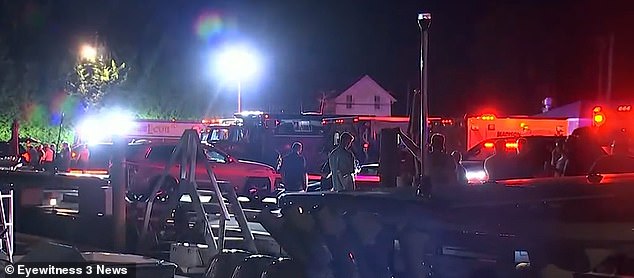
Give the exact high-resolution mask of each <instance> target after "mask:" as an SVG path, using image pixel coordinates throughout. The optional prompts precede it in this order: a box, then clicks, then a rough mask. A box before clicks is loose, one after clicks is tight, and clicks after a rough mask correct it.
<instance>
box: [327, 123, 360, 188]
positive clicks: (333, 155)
mask: <svg viewBox="0 0 634 278" xmlns="http://www.w3.org/2000/svg"><path fill="white" fill-rule="evenodd" d="M353 141H354V137H353V136H352V134H350V133H348V132H344V133H343V134H342V135H341V137H340V141H339V145H337V147H336V148H335V149H334V150H332V152H330V154H329V155H328V164H329V165H330V173H331V177H332V187H333V190H334V191H354V190H355V182H354V173H355V169H356V167H355V161H356V159H355V157H354V154H353V153H352V151H351V150H350V148H351V147H352V142H353Z"/></svg>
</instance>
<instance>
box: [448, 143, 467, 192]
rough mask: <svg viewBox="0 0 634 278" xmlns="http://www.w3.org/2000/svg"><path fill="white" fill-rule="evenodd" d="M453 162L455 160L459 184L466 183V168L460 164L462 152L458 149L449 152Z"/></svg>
mask: <svg viewBox="0 0 634 278" xmlns="http://www.w3.org/2000/svg"><path fill="white" fill-rule="evenodd" d="M451 157H453V160H454V162H456V179H457V181H458V183H460V184H467V183H469V181H468V180H467V169H465V167H464V165H462V154H461V153H460V152H459V151H453V152H452V153H451Z"/></svg>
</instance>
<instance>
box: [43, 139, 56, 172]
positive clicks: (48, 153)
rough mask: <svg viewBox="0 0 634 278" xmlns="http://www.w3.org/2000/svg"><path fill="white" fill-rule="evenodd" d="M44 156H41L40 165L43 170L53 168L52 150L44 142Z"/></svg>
mask: <svg viewBox="0 0 634 278" xmlns="http://www.w3.org/2000/svg"><path fill="white" fill-rule="evenodd" d="M43 151H44V157H43V158H42V166H43V168H44V170H46V171H51V170H53V157H54V156H55V155H54V152H53V150H52V149H51V147H50V146H49V145H48V144H44V148H43Z"/></svg>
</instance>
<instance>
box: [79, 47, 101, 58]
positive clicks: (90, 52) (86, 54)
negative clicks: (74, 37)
mask: <svg viewBox="0 0 634 278" xmlns="http://www.w3.org/2000/svg"><path fill="white" fill-rule="evenodd" d="M79 54H80V55H81V58H82V59H84V60H89V61H94V60H95V59H96V58H97V49H96V48H95V47H93V46H91V45H88V44H86V45H84V46H82V47H81V52H80V53H79Z"/></svg>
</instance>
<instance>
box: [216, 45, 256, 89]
mask: <svg viewBox="0 0 634 278" xmlns="http://www.w3.org/2000/svg"><path fill="white" fill-rule="evenodd" d="M215 60H216V61H215V62H216V70H217V72H218V73H219V74H221V76H222V77H221V78H222V79H223V80H224V81H233V82H243V81H246V80H248V79H251V78H253V76H255V75H256V74H257V73H258V70H259V66H260V62H259V60H258V57H257V55H256V54H255V53H254V52H253V51H252V50H250V49H248V48H247V47H245V46H231V47H227V48H226V49H225V50H224V51H222V52H221V53H220V54H219V55H217V56H216V57H215Z"/></svg>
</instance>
